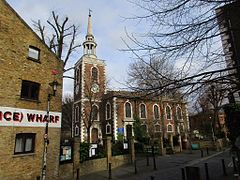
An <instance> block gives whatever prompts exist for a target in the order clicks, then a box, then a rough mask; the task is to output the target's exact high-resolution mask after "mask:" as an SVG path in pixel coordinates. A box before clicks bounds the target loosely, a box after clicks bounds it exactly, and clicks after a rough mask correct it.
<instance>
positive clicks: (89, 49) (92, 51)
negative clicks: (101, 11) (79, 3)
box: [83, 9, 97, 58]
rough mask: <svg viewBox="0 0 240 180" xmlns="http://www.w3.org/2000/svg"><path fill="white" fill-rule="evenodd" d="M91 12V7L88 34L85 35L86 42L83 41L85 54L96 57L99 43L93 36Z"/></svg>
mask: <svg viewBox="0 0 240 180" xmlns="http://www.w3.org/2000/svg"><path fill="white" fill-rule="evenodd" d="M91 12H92V10H91V9H89V15H88V27H87V35H86V37H85V42H84V43H83V54H84V55H87V56H91V57H95V58H96V57H97V56H96V47H97V43H96V42H95V40H94V36H93V30H92V16H91Z"/></svg>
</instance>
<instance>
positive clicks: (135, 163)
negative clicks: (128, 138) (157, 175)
mask: <svg viewBox="0 0 240 180" xmlns="http://www.w3.org/2000/svg"><path fill="white" fill-rule="evenodd" d="M134 169H135V174H137V161H136V159H135V160H134Z"/></svg>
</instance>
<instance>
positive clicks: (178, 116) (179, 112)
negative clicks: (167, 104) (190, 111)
mask: <svg viewBox="0 0 240 180" xmlns="http://www.w3.org/2000/svg"><path fill="white" fill-rule="evenodd" d="M176 111H177V120H181V119H182V109H181V108H180V107H177V110H176Z"/></svg>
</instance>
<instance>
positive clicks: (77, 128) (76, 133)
mask: <svg viewBox="0 0 240 180" xmlns="http://www.w3.org/2000/svg"><path fill="white" fill-rule="evenodd" d="M75 136H79V127H78V125H76V126H75Z"/></svg>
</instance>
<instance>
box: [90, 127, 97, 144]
mask: <svg viewBox="0 0 240 180" xmlns="http://www.w3.org/2000/svg"><path fill="white" fill-rule="evenodd" d="M91 134H92V143H98V129H97V128H93V129H92V133H91Z"/></svg>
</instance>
